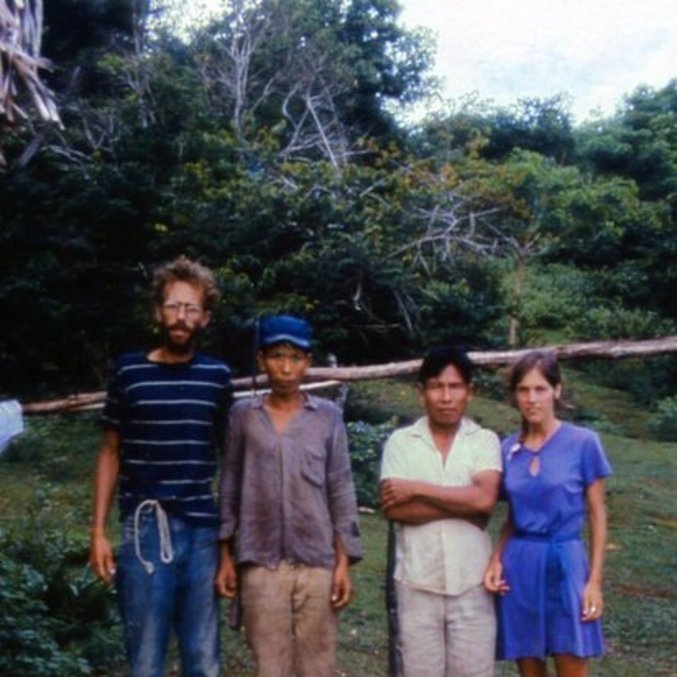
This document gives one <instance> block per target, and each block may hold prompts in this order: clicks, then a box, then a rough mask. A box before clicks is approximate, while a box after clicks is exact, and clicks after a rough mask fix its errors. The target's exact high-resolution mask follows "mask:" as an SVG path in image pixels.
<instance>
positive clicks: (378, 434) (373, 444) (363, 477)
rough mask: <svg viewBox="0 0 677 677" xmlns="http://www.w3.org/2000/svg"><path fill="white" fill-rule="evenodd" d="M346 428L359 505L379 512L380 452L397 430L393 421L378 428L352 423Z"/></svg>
mask: <svg viewBox="0 0 677 677" xmlns="http://www.w3.org/2000/svg"><path fill="white" fill-rule="evenodd" d="M347 426H348V438H349V439H350V458H351V461H352V466H353V478H354V481H355V491H356V493H357V503H358V505H360V506H364V507H369V508H376V507H378V480H379V474H380V464H381V450H382V448H383V443H384V442H385V441H386V439H387V437H388V435H390V433H391V432H392V431H393V430H394V429H395V421H394V420H390V421H388V422H387V423H380V424H378V425H373V424H371V423H365V422H364V421H350V422H349V423H348V424H347Z"/></svg>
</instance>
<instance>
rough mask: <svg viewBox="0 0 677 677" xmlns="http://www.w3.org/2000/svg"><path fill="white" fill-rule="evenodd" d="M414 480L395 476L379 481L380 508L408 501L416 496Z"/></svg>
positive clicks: (392, 506) (384, 508)
mask: <svg viewBox="0 0 677 677" xmlns="http://www.w3.org/2000/svg"><path fill="white" fill-rule="evenodd" d="M415 487H416V482H415V481H414V480H403V479H397V478H392V477H390V478H388V479H386V480H383V481H382V482H381V485H380V487H379V495H380V499H381V508H382V509H383V510H388V508H394V507H396V506H398V505H402V504H403V503H408V502H409V501H411V500H413V499H414V498H415V497H416V494H415V491H414V489H415Z"/></svg>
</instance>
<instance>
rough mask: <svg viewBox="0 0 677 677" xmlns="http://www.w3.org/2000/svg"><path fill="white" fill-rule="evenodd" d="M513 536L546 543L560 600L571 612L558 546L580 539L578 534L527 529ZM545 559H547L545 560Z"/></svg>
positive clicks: (562, 562) (563, 567)
mask: <svg viewBox="0 0 677 677" xmlns="http://www.w3.org/2000/svg"><path fill="white" fill-rule="evenodd" d="M512 537H513V538H515V539H517V540H520V541H531V542H533V543H545V544H547V545H548V553H547V558H548V559H549V558H550V557H552V558H553V559H554V562H555V565H556V574H557V587H558V588H559V595H560V601H561V602H562V606H563V607H564V609H565V611H566V612H567V613H569V614H571V613H573V610H572V609H571V608H570V605H569V595H568V591H567V587H566V580H567V579H566V575H565V574H566V566H565V563H564V560H563V558H562V554H563V552H562V548H561V547H560V546H561V544H562V543H567V542H569V541H578V540H580V538H581V537H580V534H578V533H572V534H553V535H551V534H535V533H532V532H528V531H516V532H514V533H513V535H512ZM546 561H547V560H546Z"/></svg>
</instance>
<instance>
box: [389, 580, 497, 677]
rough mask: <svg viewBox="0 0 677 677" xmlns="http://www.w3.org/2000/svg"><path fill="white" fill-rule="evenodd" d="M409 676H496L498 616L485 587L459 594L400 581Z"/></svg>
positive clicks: (402, 647) (404, 653) (399, 599)
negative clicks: (431, 589)
mask: <svg viewBox="0 0 677 677" xmlns="http://www.w3.org/2000/svg"><path fill="white" fill-rule="evenodd" d="M396 586H397V588H396V589H397V609H398V617H399V623H400V650H401V652H402V663H403V666H404V675H405V677H492V676H493V674H494V656H495V652H496V617H495V614H494V604H493V600H492V598H491V595H489V593H487V592H486V591H485V590H484V588H483V587H482V586H478V587H476V588H472V589H471V590H469V591H468V592H465V593H463V594H462V595H457V596H447V595H437V594H434V593H431V592H426V591H424V590H416V589H414V588H410V587H407V586H406V585H403V584H401V583H397V584H396Z"/></svg>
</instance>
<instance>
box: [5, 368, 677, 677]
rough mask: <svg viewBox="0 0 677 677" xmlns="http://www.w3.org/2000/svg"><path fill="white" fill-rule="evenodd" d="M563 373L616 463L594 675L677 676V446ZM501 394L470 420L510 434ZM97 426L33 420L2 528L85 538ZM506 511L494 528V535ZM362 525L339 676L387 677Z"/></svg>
mask: <svg viewBox="0 0 677 677" xmlns="http://www.w3.org/2000/svg"><path fill="white" fill-rule="evenodd" d="M567 376H568V377H569V382H570V388H569V393H570V398H571V399H572V400H573V403H574V405H575V406H576V409H575V410H574V412H573V416H574V417H576V415H577V414H579V415H581V414H582V419H583V420H585V421H592V422H593V423H594V422H597V423H599V424H600V425H599V428H600V429H601V432H602V438H603V441H604V444H605V446H606V448H607V451H608V454H609V457H610V459H611V462H612V464H613V466H614V475H613V476H612V477H611V478H610V479H609V480H608V507H609V547H608V553H607V565H606V586H605V594H606V613H605V620H604V625H605V632H606V637H607V644H608V655H607V656H605V657H604V658H602V659H599V660H596V661H593V663H592V674H593V675H601V676H604V677H607V676H608V677H611V676H621V677H622V676H626V675H627V676H628V677H632V676H634V675H638V676H639V675H644V674H645V673H648V672H650V673H651V674H652V675H675V674H677V672H675V668H674V665H675V663H676V662H677V661H676V656H677V650H676V649H675V647H674V639H675V637H677V614H676V612H675V608H676V606H677V605H676V604H675V602H676V599H675V598H676V597H677V593H675V591H674V587H673V581H674V563H675V552H677V548H676V546H677V539H676V538H675V530H676V529H677V505H676V504H675V501H674V488H675V477H676V476H677V473H676V463H675V458H676V454H677V444H671V443H660V442H655V441H653V440H650V439H647V438H646V427H645V422H646V415H647V414H646V412H644V411H643V409H642V408H641V407H640V406H638V405H637V404H636V403H634V402H633V401H632V399H631V398H629V396H628V395H627V394H626V393H623V392H620V391H615V390H611V389H608V388H602V387H599V386H596V385H594V384H593V385H591V384H589V383H587V382H586V381H585V379H584V378H583V377H582V376H580V375H579V374H577V373H575V372H573V373H570V372H569V371H567ZM489 385H491V384H489ZM493 391H494V390H492V388H491V387H487V388H481V389H480V390H479V392H478V393H477V395H476V397H475V399H474V400H473V402H472V404H471V414H472V415H473V416H474V417H476V418H477V419H479V420H481V421H482V423H483V424H484V425H487V426H489V427H492V428H494V429H496V430H497V431H500V432H502V433H505V432H507V431H509V430H512V429H514V428H515V426H516V425H517V417H516V415H515V412H514V411H513V410H512V408H510V407H509V406H508V405H507V404H506V403H505V402H499V401H496V400H495V399H490V398H489V397H485V396H483V393H489V392H493ZM418 406H419V405H418V397H417V394H416V390H415V388H414V387H413V385H412V384H411V383H410V382H393V381H390V382H378V383H364V384H359V385H354V386H352V387H351V395H350V401H349V407H348V412H349V413H361V414H362V415H364V416H365V417H367V418H371V419H373V420H374V421H375V422H376V421H379V420H381V421H382V420H387V419H388V418H390V417H392V416H397V417H398V418H399V420H401V421H404V420H409V419H411V418H413V417H414V416H416V415H417V413H418ZM95 421H96V415H95V414H78V415H64V416H53V417H49V418H47V417H45V418H32V419H29V421H28V429H27V431H26V433H24V435H23V436H22V437H21V438H19V440H18V441H17V442H15V443H14V444H13V445H12V446H11V448H10V449H9V451H8V453H7V454H6V456H5V457H4V458H3V459H2V461H1V462H0V528H4V529H6V530H16V529H21V528H24V526H25V525H30V524H31V519H33V520H34V521H35V519H36V516H39V523H40V526H41V528H43V529H49V528H54V529H59V530H63V531H65V532H67V533H68V534H69V535H70V536H73V537H75V538H78V539H82V540H83V541H86V538H87V529H88V524H89V515H90V506H91V472H92V467H93V463H94V458H95V454H96V450H97V447H98V444H99V430H98V428H97V425H96V422H95ZM607 431H608V432H607ZM500 512H501V510H500V509H499V511H497V515H496V516H495V517H494V519H493V520H492V524H491V527H490V528H491V531H492V533H495V530H496V528H497V526H498V522H499V521H500ZM31 516H33V517H32V518H31ZM361 521H362V531H363V538H364V546H365V552H366V557H365V560H364V561H363V562H362V563H360V564H359V565H358V566H356V567H355V568H354V570H353V575H354V580H355V585H356V588H357V596H356V599H355V601H354V603H353V604H352V605H351V606H350V607H349V608H348V609H347V610H345V611H344V612H343V613H342V614H341V618H340V626H339V654H338V672H337V674H341V675H346V676H350V677H371V676H377V675H385V674H386V666H387V627H386V614H385V605H384V599H383V582H384V570H385V553H386V547H385V540H386V525H385V522H384V521H383V520H382V519H381V518H380V516H379V515H377V514H364V515H362V518H361ZM114 531H115V528H114V526H112V528H111V532H114ZM82 564H84V560H83V562H82ZM226 614H227V609H226V608H225V607H224V616H225V615H226ZM224 649H225V656H226V674H228V675H233V676H237V677H248V675H251V674H253V671H252V662H251V657H250V655H249V651H248V649H247V647H246V644H245V641H244V637H243V635H242V633H234V632H233V631H230V630H228V629H225V630H224ZM174 672H175V671H174V670H172V674H174ZM497 673H498V674H499V675H514V674H516V673H515V671H514V668H513V667H512V666H511V665H508V664H504V665H500V666H499V667H498V670H497ZM105 674H108V675H114V674H122V672H121V671H116V670H110V671H109V672H107V673H105Z"/></svg>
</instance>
